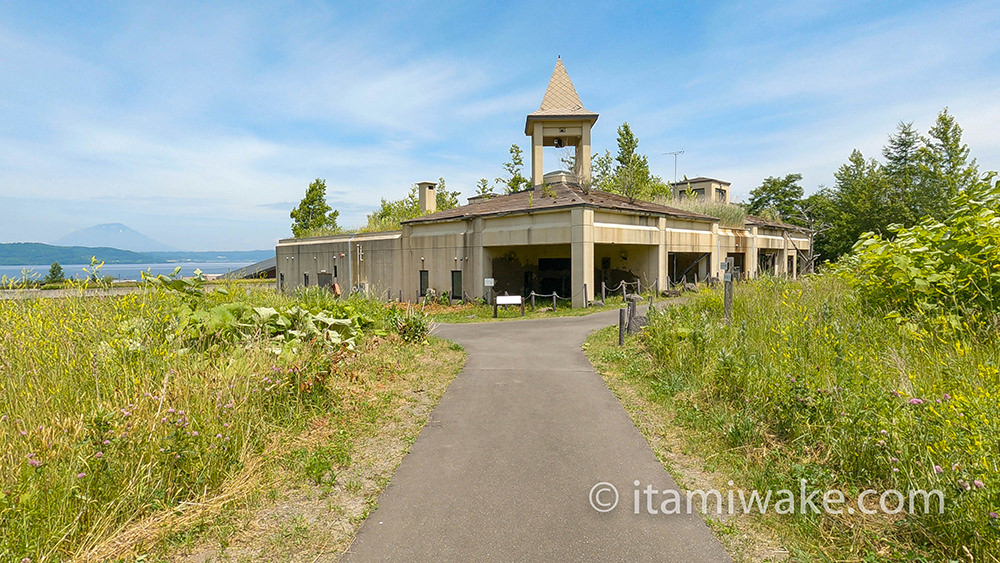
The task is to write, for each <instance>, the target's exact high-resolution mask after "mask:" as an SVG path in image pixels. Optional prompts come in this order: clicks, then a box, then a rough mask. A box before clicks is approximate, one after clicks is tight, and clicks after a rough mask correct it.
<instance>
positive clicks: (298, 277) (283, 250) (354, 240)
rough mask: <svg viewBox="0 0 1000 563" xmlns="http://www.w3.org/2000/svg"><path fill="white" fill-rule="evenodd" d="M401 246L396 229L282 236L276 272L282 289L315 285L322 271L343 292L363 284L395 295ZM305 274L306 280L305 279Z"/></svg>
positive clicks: (276, 253)
mask: <svg viewBox="0 0 1000 563" xmlns="http://www.w3.org/2000/svg"><path fill="white" fill-rule="evenodd" d="M359 246H360V250H361V254H360V255H359V253H358V250H359ZM400 250H401V233H400V232H399V231H394V232H389V233H370V234H359V235H340V236H336V237H314V238H306V239H284V240H281V241H279V242H278V245H277V246H276V247H275V257H276V258H277V265H276V274H277V277H278V280H279V286H280V288H281V289H282V290H283V291H291V290H294V289H295V288H296V287H299V286H302V285H308V286H310V287H311V286H315V285H317V284H318V283H319V277H320V275H321V274H329V275H330V276H331V278H332V282H333V283H336V284H338V285H339V286H340V287H341V290H342V291H343V292H345V293H346V292H347V291H349V290H350V289H351V288H352V287H354V286H356V285H359V284H364V285H366V286H368V287H369V288H371V289H375V290H378V291H381V292H386V291H390V290H392V292H393V295H398V289H399V288H400V287H401V280H400V277H399V273H400V271H399V255H400ZM359 257H360V258H361V259H360V260H359ZM307 276H308V284H306V283H305V281H306V277H307Z"/></svg>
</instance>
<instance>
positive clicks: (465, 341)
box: [343, 311, 731, 562]
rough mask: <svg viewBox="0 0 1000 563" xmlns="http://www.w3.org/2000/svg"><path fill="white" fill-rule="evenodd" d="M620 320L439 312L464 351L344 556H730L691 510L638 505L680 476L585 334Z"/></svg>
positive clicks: (446, 333) (446, 331) (442, 332)
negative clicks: (624, 402)
mask: <svg viewBox="0 0 1000 563" xmlns="http://www.w3.org/2000/svg"><path fill="white" fill-rule="evenodd" d="M615 322H617V311H609V312H606V313H599V314H594V315H590V316H585V317H566V318H555V319H545V320H528V321H510V322H496V323H482V324H463V325H441V326H439V327H438V328H437V329H436V331H435V334H437V335H438V336H441V337H443V338H448V339H450V340H454V341H456V342H459V343H460V344H462V345H463V346H464V347H465V349H466V351H467V352H468V354H469V359H468V362H467V363H466V365H465V368H464V369H463V370H462V372H461V373H460V374H459V375H458V377H457V378H456V379H455V381H454V382H453V383H452V384H451V386H450V387H449V388H448V390H447V391H446V392H445V394H444V396H443V397H442V399H441V402H440V403H439V404H438V406H437V407H436V408H435V409H434V411H433V413H432V414H431V417H430V420H429V421H428V423H427V426H426V427H425V428H424V429H423V431H422V432H421V434H420V437H419V438H418V439H417V441H416V442H415V443H414V444H413V447H412V448H411V450H410V453H409V454H408V455H407V456H406V458H405V459H404V460H403V462H402V463H401V464H400V466H399V469H398V470H397V471H396V474H395V475H394V476H393V478H392V481H391V483H390V484H389V486H388V487H387V488H386V490H385V492H384V493H383V494H382V496H381V498H380V499H379V507H378V509H377V510H375V511H374V512H373V513H372V514H371V515H370V516H369V517H368V520H367V521H366V522H365V523H364V525H363V526H362V528H361V530H360V532H359V533H358V536H357V539H356V540H355V542H354V544H353V545H352V546H351V549H350V550H349V552H348V553H347V554H345V556H344V559H343V560H344V561H350V562H363V561H667V562H673V561H676V562H682V561H683V562H701V561H705V562H729V561H731V559H730V558H729V556H728V555H727V554H726V552H725V551H724V549H723V548H722V546H721V545H720V544H719V542H718V541H717V540H716V539H715V537H714V536H713V535H712V533H711V531H710V530H709V529H708V527H707V526H706V524H705V523H704V522H703V521H702V519H701V517H700V516H699V515H698V514H696V513H695V514H672V515H663V514H655V515H653V514H649V513H648V511H647V502H646V496H645V493H640V497H639V503H638V505H639V506H638V508H639V510H638V512H639V513H638V514H637V513H635V512H636V510H635V509H636V508H637V507H636V502H635V500H636V491H637V490H641V491H644V490H645V489H646V488H647V487H648V486H651V487H652V488H653V490H656V491H663V490H665V489H674V490H676V489H677V486H676V484H675V483H674V481H673V479H672V478H671V477H670V475H669V474H668V473H667V472H666V471H665V470H664V469H663V466H662V465H660V463H659V462H658V461H657V460H656V458H655V457H654V455H653V452H652V451H651V450H650V448H649V445H648V444H647V443H646V441H645V439H644V438H643V437H642V435H641V434H640V433H639V431H638V430H637V429H636V428H635V426H634V425H633V424H632V421H631V420H630V419H629V416H628V414H627V413H626V412H625V409H624V408H622V406H621V404H620V403H619V402H618V400H617V399H616V398H615V396H614V395H613V394H612V393H611V391H609V390H608V388H607V387H606V386H605V384H604V382H603V380H602V379H601V377H600V375H598V374H597V373H596V372H595V370H594V368H593V367H592V366H591V365H590V362H588V361H587V359H586V357H585V356H584V354H583V352H582V350H581V348H580V345H581V344H582V343H583V341H584V339H585V338H586V336H587V334H589V333H590V332H591V331H593V330H595V329H597V328H600V327H602V326H607V325H610V324H613V323H615ZM636 481H638V482H639V486H636V485H635V484H634V483H635V482H636ZM600 482H607V483H610V484H612V485H613V486H614V487H616V489H617V490H618V495H619V502H618V504H617V506H616V508H614V509H612V510H610V511H608V512H605V513H601V512H598V511H597V510H595V509H594V508H593V506H592V504H591V501H590V493H591V490H592V488H593V487H594V486H595V485H596V484H597V483H600ZM656 498H657V501H656V502H654V507H658V505H659V500H661V499H663V498H666V497H664V496H658V497H656ZM613 499H614V495H613V494H611V492H610V490H606V491H605V492H603V493H601V494H600V495H599V498H598V501H600V502H601V503H608V502H610V501H611V500H613ZM685 512H686V511H685Z"/></svg>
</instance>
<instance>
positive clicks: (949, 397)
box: [942, 393, 951, 401]
mask: <svg viewBox="0 0 1000 563" xmlns="http://www.w3.org/2000/svg"><path fill="white" fill-rule="evenodd" d="M942 398H943V399H944V400H945V401H950V400H951V395H949V394H947V393H945V394H944V396H943V397H942Z"/></svg>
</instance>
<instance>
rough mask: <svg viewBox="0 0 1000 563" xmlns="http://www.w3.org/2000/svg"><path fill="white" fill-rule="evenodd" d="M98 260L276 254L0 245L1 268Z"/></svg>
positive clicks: (251, 258)
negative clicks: (93, 258)
mask: <svg viewBox="0 0 1000 563" xmlns="http://www.w3.org/2000/svg"><path fill="white" fill-rule="evenodd" d="M92 256H96V257H97V259H98V260H99V261H102V262H106V263H108V264H165V263H181V262H248V263H250V262H260V261H261V260H267V259H268V258H273V257H274V250H273V249H272V250H229V251H211V252H184V251H180V250H173V251H169V252H133V251H131V250H121V249H119V248H108V247H89V246H53V245H51V244H42V243H40V242H8V243H0V266H22V265H32V266H38V265H48V264H51V263H53V262H59V263H60V264H89V263H90V258H91V257H92Z"/></svg>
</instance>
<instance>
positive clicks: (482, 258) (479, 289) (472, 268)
mask: <svg viewBox="0 0 1000 563" xmlns="http://www.w3.org/2000/svg"><path fill="white" fill-rule="evenodd" d="M468 228H469V230H468V241H469V246H468V249H467V250H466V252H467V255H468V257H469V268H468V274H467V275H468V276H469V277H470V278H471V279H469V280H468V281H466V280H462V282H463V283H464V284H465V286H466V287H467V288H469V289H468V291H469V295H471V296H472V297H485V296H486V295H485V294H486V288H485V287H484V286H483V281H484V280H485V279H486V278H487V277H489V276H488V274H487V273H486V252H485V251H484V250H483V219H482V218H478V219H473V220H472V221H470V222H469V225H468Z"/></svg>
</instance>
